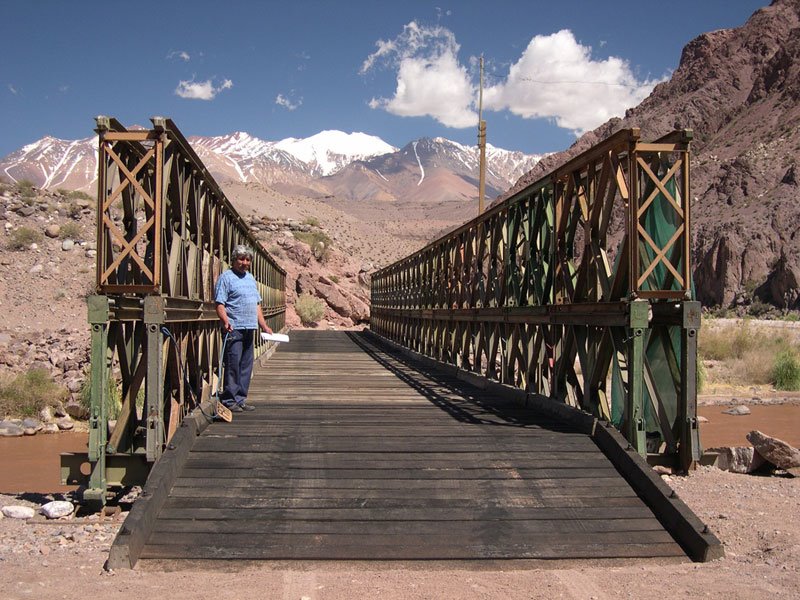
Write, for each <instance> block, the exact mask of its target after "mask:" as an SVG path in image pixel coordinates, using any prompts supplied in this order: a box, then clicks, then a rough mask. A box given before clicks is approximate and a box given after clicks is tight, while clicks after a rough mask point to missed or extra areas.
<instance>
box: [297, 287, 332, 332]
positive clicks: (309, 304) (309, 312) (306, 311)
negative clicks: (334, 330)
mask: <svg viewBox="0 0 800 600" xmlns="http://www.w3.org/2000/svg"><path fill="white" fill-rule="evenodd" d="M294 310H295V311H296V312H297V316H298V317H300V320H301V321H302V322H303V325H314V324H315V323H317V322H318V321H319V320H320V319H321V318H322V315H324V314H325V304H324V303H323V302H322V300H320V299H319V298H315V297H314V296H312V295H311V294H302V295H301V296H300V297H299V298H298V299H297V302H295V304H294Z"/></svg>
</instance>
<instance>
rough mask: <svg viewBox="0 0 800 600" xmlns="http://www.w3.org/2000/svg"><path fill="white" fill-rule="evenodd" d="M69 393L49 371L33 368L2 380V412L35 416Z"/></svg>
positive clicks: (0, 412) (0, 400) (0, 386)
mask: <svg viewBox="0 0 800 600" xmlns="http://www.w3.org/2000/svg"><path fill="white" fill-rule="evenodd" d="M67 395H68V392H67V390H66V389H65V388H63V387H61V386H60V385H58V384H57V383H55V382H54V381H53V380H52V378H51V377H50V375H49V374H48V373H47V371H44V370H42V369H31V370H30V371H26V372H25V373H20V374H18V375H16V376H14V377H6V378H4V379H2V380H0V414H2V415H19V416H23V417H35V416H36V415H38V414H39V411H40V410H41V409H43V408H44V407H45V406H47V405H53V404H56V403H57V402H59V401H62V400H65V399H66V398H67Z"/></svg>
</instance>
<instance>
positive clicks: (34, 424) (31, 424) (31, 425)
mask: <svg viewBox="0 0 800 600" xmlns="http://www.w3.org/2000/svg"><path fill="white" fill-rule="evenodd" d="M42 427H43V423H42V422H41V421H40V420H39V419H33V418H31V417H28V418H27V419H23V420H22V428H23V429H33V431H34V433H36V432H37V431H39V430H41V428H42Z"/></svg>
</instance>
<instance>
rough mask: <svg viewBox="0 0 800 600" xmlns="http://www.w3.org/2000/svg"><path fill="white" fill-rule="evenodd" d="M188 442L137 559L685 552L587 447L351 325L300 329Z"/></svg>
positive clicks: (562, 429)
mask: <svg viewBox="0 0 800 600" xmlns="http://www.w3.org/2000/svg"><path fill="white" fill-rule="evenodd" d="M251 401H252V403H253V404H254V405H255V406H256V407H257V409H258V410H256V411H254V412H251V413H238V414H236V415H235V418H234V421H233V422H232V423H224V422H219V423H214V424H212V425H210V426H209V427H208V428H207V429H206V430H205V431H204V432H203V434H202V435H201V436H200V437H198V438H197V441H196V442H195V444H194V447H193V448H192V451H191V453H190V455H189V458H188V460H187V462H186V464H185V466H184V468H183V470H182V472H181V473H180V476H179V477H178V479H177V480H176V483H175V485H174V486H173V488H172V490H171V492H170V495H169V498H168V499H167V501H166V504H165V505H164V507H163V508H162V509H161V511H160V513H159V515H158V519H157V521H156V523H155V527H154V529H153V533H152V534H151V536H150V538H149V540H148V541H147V543H146V546H145V547H144V550H143V553H142V555H141V557H142V558H143V559H232V558H236V559H370V560H386V559H404V560H419V559H486V558H492V559H509V558H524V559H530V558H539V559H559V558H615V557H668V556H681V557H683V556H685V554H684V552H683V551H682V549H681V547H680V546H679V545H678V544H676V543H675V542H674V541H673V539H672V537H671V536H670V534H669V533H667V532H666V531H665V530H664V528H663V527H662V526H661V524H660V523H659V521H658V520H657V519H656V518H655V517H654V515H653V513H652V512H651V511H650V509H649V508H647V506H645V504H644V503H643V502H642V501H641V500H640V499H639V498H638V497H637V495H636V494H635V493H634V492H633V490H632V489H631V488H630V486H629V485H628V483H627V482H626V481H625V480H624V479H623V478H622V477H621V476H620V475H619V474H618V473H617V471H616V470H615V469H614V467H613V466H612V465H611V463H610V462H609V461H608V460H607V459H606V457H605V456H604V455H603V453H602V452H601V451H600V450H599V449H598V448H597V446H596V445H595V443H594V442H593V441H592V439H591V438H590V437H589V436H587V435H585V434H582V433H579V432H578V431H576V430H574V429H572V428H571V427H569V426H567V425H564V424H562V423H559V422H556V421H552V420H548V419H546V418H543V417H541V416H537V415H536V414H533V412H532V411H531V410H521V409H520V408H519V407H518V406H515V405H512V404H511V403H509V402H508V401H507V400H504V399H502V398H500V397H497V396H493V395H491V394H488V393H486V392H485V391H483V390H479V389H478V388H475V387H473V386H471V385H469V384H467V383H465V382H464V381H461V380H459V379H456V378H455V377H452V376H450V375H447V374H445V372H444V371H439V370H435V369H431V368H430V367H421V366H419V365H415V364H412V363H411V362H410V361H409V360H408V359H406V358H404V357H400V356H398V355H396V354H393V353H392V352H391V351H389V350H387V349H386V348H383V347H379V346H376V345H375V344H374V343H372V342H371V341H370V340H369V338H367V337H365V336H363V335H362V334H359V333H353V332H313V331H299V332H294V333H293V334H292V342H291V343H290V344H287V345H284V346H282V347H281V348H280V350H279V351H278V352H277V353H276V354H275V355H273V357H272V358H271V359H270V360H269V361H267V362H266V363H265V366H264V367H263V368H261V369H260V370H258V371H257V373H256V375H255V376H254V379H253V384H252V387H251Z"/></svg>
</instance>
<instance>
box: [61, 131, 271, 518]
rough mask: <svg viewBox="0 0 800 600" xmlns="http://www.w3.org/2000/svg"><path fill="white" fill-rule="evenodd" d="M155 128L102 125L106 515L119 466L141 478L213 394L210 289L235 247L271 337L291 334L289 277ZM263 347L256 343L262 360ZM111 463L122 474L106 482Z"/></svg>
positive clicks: (98, 389)
mask: <svg viewBox="0 0 800 600" xmlns="http://www.w3.org/2000/svg"><path fill="white" fill-rule="evenodd" d="M152 123H153V127H152V129H149V130H131V131H129V130H127V129H126V128H125V127H123V126H122V125H121V124H120V123H119V122H117V121H116V120H115V119H111V118H107V117H98V118H97V133H98V136H99V161H98V196H97V197H98V202H97V268H96V289H97V295H95V296H90V297H89V298H88V307H89V323H90V325H91V328H92V346H91V409H90V411H91V416H90V430H89V450H88V456H87V457H86V460H87V461H88V463H89V470H90V475H89V477H88V479H89V481H88V489H87V490H86V492H85V494H84V496H85V498H86V499H87V500H89V501H90V502H96V503H97V504H100V505H102V504H103V503H104V502H105V497H106V488H107V486H108V484H109V481H112V482H113V483H118V482H119V481H118V480H123V479H125V473H124V465H126V464H129V465H130V473H129V475H132V474H134V473H136V474H141V473H142V472H146V469H145V470H144V471H143V469H142V467H141V464H142V463H145V464H147V463H150V464H152V463H153V462H155V461H156V460H157V459H158V458H159V457H160V456H161V453H162V452H163V450H164V449H165V447H166V445H167V444H168V443H169V440H170V439H171V438H172V436H173V434H174V433H175V431H176V429H177V427H178V426H179V425H180V424H181V422H182V420H183V418H184V416H185V415H187V414H188V413H189V411H191V410H193V409H195V408H196V407H198V406H199V405H200V404H201V403H202V402H203V401H204V400H208V399H209V398H210V396H211V394H212V392H213V390H214V389H215V387H216V385H217V383H218V380H219V376H220V368H221V365H220V364H219V359H220V356H219V355H220V350H221V345H222V337H221V330H220V327H219V325H218V319H217V315H216V312H215V303H214V295H213V294H214V283H215V281H216V278H217V277H218V276H219V274H220V273H221V272H222V271H224V270H225V269H226V268H227V266H228V262H229V257H230V252H231V250H232V249H233V247H234V246H236V245H237V244H246V245H248V246H250V247H251V248H252V249H253V251H254V257H253V263H252V269H251V272H252V273H253V276H254V277H255V279H256V281H257V285H258V288H259V291H260V292H261V296H262V298H263V304H262V309H263V311H264V316H265V318H266V321H267V323H268V324H269V325H270V327H271V328H272V329H273V330H274V331H280V330H282V329H284V327H285V311H286V298H285V291H284V285H285V275H286V274H285V272H284V271H283V270H282V269H281V268H280V267H279V266H278V265H277V264H276V262H275V261H274V260H273V258H272V257H271V256H270V255H269V254H268V253H267V252H265V251H264V250H263V249H262V248H261V245H260V244H259V243H258V242H257V241H256V239H255V238H254V237H253V236H252V235H251V234H250V231H249V228H248V227H247V224H246V223H245V222H244V220H243V219H242V218H241V217H240V216H239V215H238V214H237V212H236V211H235V210H234V208H233V206H232V205H231V204H230V202H229V201H228V199H227V198H226V197H225V195H224V194H223V192H222V190H221V189H220V188H219V186H218V185H217V183H216V182H215V181H214V179H213V177H212V176H211V175H210V174H209V173H208V171H207V170H206V168H205V166H204V165H203V163H202V161H201V160H200V159H199V158H198V156H197V155H196V154H195V152H194V151H193V150H192V148H191V146H190V145H189V143H188V142H187V141H186V139H185V138H184V137H183V135H182V134H181V132H180V131H179V130H178V128H177V127H176V126H175V124H174V123H172V121H170V120H169V119H163V118H153V119H152ZM267 348H268V346H267V344H264V343H262V342H261V341H260V340H258V341H257V350H256V352H257V355H260V354H261V353H263V352H264V351H265V350H267ZM112 417H113V418H115V419H116V426H115V427H114V429H113V432H112V433H111V434H110V435H109V428H108V420H109V419H110V418H112ZM126 457H127V458H126ZM107 459H108V460H107ZM109 461H110V462H113V464H114V465H115V469H116V471H114V473H116V475H113V476H112V479H111V480H110V479H108V477H109V468H110V467H108V465H107V463H108V464H110V462H109ZM62 462H63V464H64V467H63V468H62V479H64V480H65V481H71V482H78V481H81V482H84V481H83V480H84V479H85V474H82V473H80V472H79V468H80V462H81V461H80V460H75V459H74V458H67V459H65V460H64V461H62ZM120 466H122V467H120ZM120 468H122V469H123V472H122V475H120ZM134 479H136V477H132V476H129V477H128V478H127V480H126V483H135V482H136V481H133V480H134ZM140 483H141V482H140Z"/></svg>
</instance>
